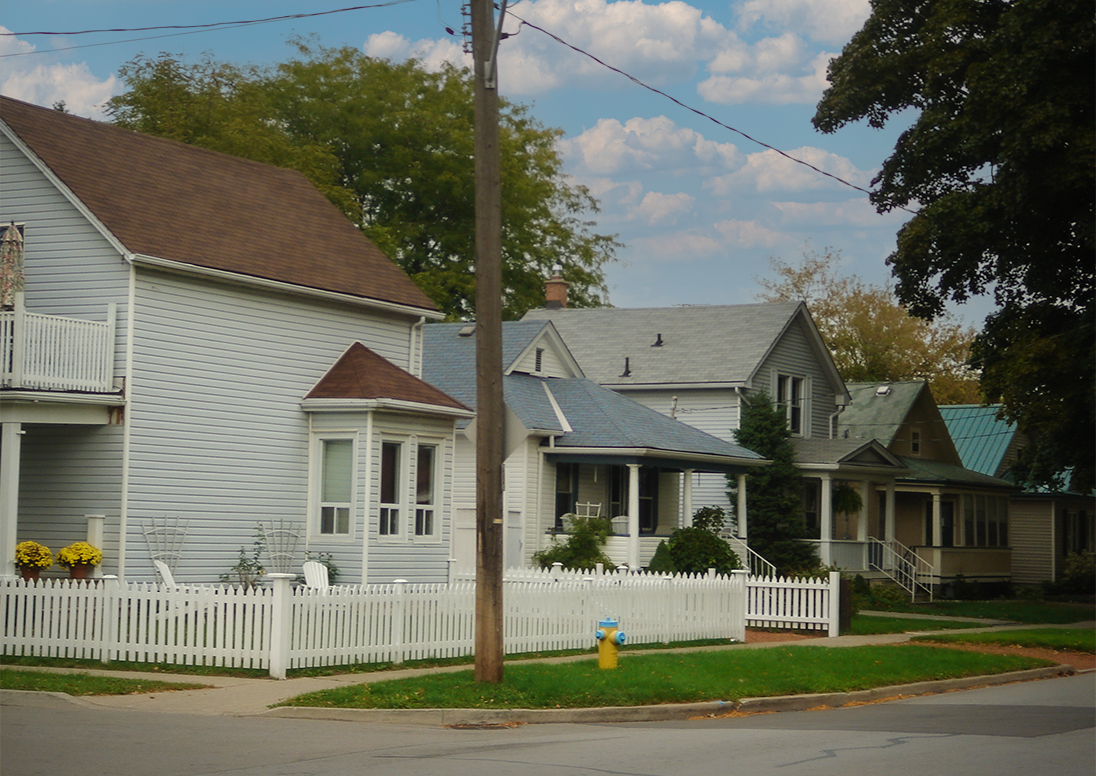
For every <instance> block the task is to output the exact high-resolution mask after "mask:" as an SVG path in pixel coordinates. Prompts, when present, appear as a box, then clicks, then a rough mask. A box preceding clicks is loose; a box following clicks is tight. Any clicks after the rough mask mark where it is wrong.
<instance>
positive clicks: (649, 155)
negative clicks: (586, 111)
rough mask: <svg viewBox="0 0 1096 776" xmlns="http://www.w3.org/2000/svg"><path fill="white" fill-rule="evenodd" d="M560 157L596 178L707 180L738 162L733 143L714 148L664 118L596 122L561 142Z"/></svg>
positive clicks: (693, 133)
mask: <svg viewBox="0 0 1096 776" xmlns="http://www.w3.org/2000/svg"><path fill="white" fill-rule="evenodd" d="M560 151H561V153H562V154H563V155H564V156H565V157H567V158H570V159H573V160H575V161H576V162H579V163H581V165H582V166H583V167H584V168H585V169H587V170H589V171H590V172H592V173H595V174H601V175H611V174H614V173H620V172H624V171H629V172H636V171H654V170H666V171H672V172H673V173H674V174H678V175H682V174H687V173H700V174H712V173H714V172H717V171H722V170H728V169H733V168H734V167H736V166H738V165H739V164H741V163H742V160H743V156H742V154H741V152H739V150H738V148H737V147H736V146H735V145H734V144H733V143H716V142H714V141H711V140H706V139H705V138H704V136H703V135H701V134H700V133H699V132H696V131H694V130H692V129H689V128H687V127H679V126H677V125H676V124H675V123H674V122H673V121H671V120H670V119H668V118H666V117H665V116H658V117H655V118H652V119H644V118H639V117H636V118H631V119H629V120H628V121H626V122H625V123H623V124H621V123H620V122H619V121H617V120H616V119H599V120H598V122H597V124H596V125H595V126H594V127H593V128H592V129H588V130H586V131H585V132H583V133H582V134H581V135H579V136H577V137H574V138H569V139H567V140H563V141H561V142H560Z"/></svg>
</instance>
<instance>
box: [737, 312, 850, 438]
mask: <svg viewBox="0 0 1096 776" xmlns="http://www.w3.org/2000/svg"><path fill="white" fill-rule="evenodd" d="M780 375H786V376H793V377H800V378H803V380H804V392H805V393H804V398H803V402H804V405H803V430H802V436H804V437H815V438H819V439H828V438H829V436H830V430H829V424H830V416H831V415H832V414H833V412H834V411H835V410H836V409H837V406H836V405H835V404H834V391H833V389H832V388H830V386H829V381H828V380H827V376H826V374H825V372H824V371H823V370H822V367H821V365H820V364H819V363H818V359H817V356H816V354H815V351H814V349H813V348H812V347H811V345H810V342H809V340H808V339H807V334H806V332H805V331H804V327H803V324H802V323H801V322H799V321H796V322H795V323H793V325H792V326H790V327H789V328H788V330H787V331H786V332H785V333H784V336H783V337H781V339H780V341H779V342H778V343H777V345H776V347H774V348H773V350H772V352H771V353H770V354H769V356H768V358H766V359H765V361H764V362H763V363H762V365H761V367H760V368H759V369H758V370H757V373H756V376H755V378H754V386H753V389H752V390H753V391H765V392H766V393H768V394H769V396H770V397H771V398H773V399H774V400H776V401H780V397H779V395H778V393H777V387H778V378H779V376H780Z"/></svg>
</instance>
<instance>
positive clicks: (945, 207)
mask: <svg viewBox="0 0 1096 776" xmlns="http://www.w3.org/2000/svg"><path fill="white" fill-rule="evenodd" d="M1094 59H1096V33H1094V28H1093V5H1092V0H988V1H987V2H959V1H957V0H874V2H873V3H872V13H871V16H870V17H869V18H868V20H867V22H865V24H864V27H863V28H862V29H861V30H860V31H859V32H857V33H856V35H855V36H854V37H853V38H852V40H851V41H850V42H849V44H848V45H847V46H846V47H845V48H844V50H843V51H842V53H841V55H840V56H839V57H838V58H836V59H835V60H833V62H831V64H830V68H829V78H830V83H831V86H830V88H829V89H827V90H826V92H825V94H824V95H823V97H822V101H821V102H820V103H819V105H818V110H817V112H816V114H815V116H814V125H815V127H816V128H818V129H820V130H821V131H823V132H834V131H836V130H838V129H840V128H841V127H842V126H844V125H845V124H847V123H849V122H852V121H858V120H861V119H866V120H867V122H868V124H869V125H870V126H873V127H882V126H883V125H884V124H885V123H886V122H887V121H888V120H889V119H890V118H891V117H894V116H901V118H902V120H906V119H908V118H909V117H912V118H913V123H912V126H910V128H909V129H907V130H906V131H905V132H903V133H902V134H901V136H900V137H899V139H898V142H897V144H896V146H895V148H894V152H893V153H892V154H891V156H890V157H889V158H888V159H887V160H886V161H885V162H884V163H883V166H882V169H881V171H880V173H879V175H878V176H877V177H876V179H875V181H874V183H875V186H876V189H875V191H874V192H873V193H872V195H871V200H872V202H873V203H874V204H875V206H876V207H877V209H878V210H879V211H880V212H885V211H889V210H892V209H894V208H912V207H916V208H917V212H916V213H915V214H914V216H913V217H912V218H911V219H910V220H909V221H908V222H907V223H906V224H905V226H903V227H902V229H901V231H900V232H899V234H898V244H897V249H896V251H895V252H894V253H893V254H892V255H891V256H890V258H889V259H888V262H889V263H890V264H891V266H892V268H893V271H894V274H895V276H896V277H897V280H898V284H897V287H896V291H897V294H898V297H899V299H900V300H901V301H902V303H903V304H905V305H907V306H908V308H909V310H910V312H912V313H913V314H914V315H918V316H925V317H931V316H934V315H938V314H940V313H941V312H942V311H943V309H944V304H945V302H946V301H947V300H949V299H950V300H955V301H959V302H962V301H964V300H966V299H967V298H969V297H970V296H972V295H975V294H981V293H983V292H988V291H992V293H993V294H994V296H995V298H996V301H997V303H998V307H999V309H998V310H997V312H995V313H994V314H993V315H991V316H990V317H989V319H988V320H987V321H986V324H985V326H984V328H983V330H982V332H981V333H980V335H979V336H978V338H977V341H976V343H975V345H974V348H973V355H974V364H975V366H976V367H977V368H978V369H980V370H981V373H982V390H983V393H984V397H985V399H986V400H987V401H990V402H994V401H998V400H1000V401H1001V402H1002V403H1003V415H1004V416H1005V417H1006V418H1008V419H1010V420H1013V421H1015V422H1016V423H1017V426H1018V427H1019V429H1020V431H1022V432H1024V433H1025V434H1026V435H1027V436H1028V437H1029V439H1030V440H1031V444H1030V445H1029V447H1028V448H1027V450H1026V451H1025V454H1024V456H1023V457H1022V458H1021V461H1020V467H1019V471H1018V474H1019V475H1020V477H1021V479H1022V481H1024V482H1025V483H1027V484H1029V485H1051V486H1057V485H1060V484H1061V480H1062V475H1063V473H1064V472H1066V471H1067V470H1071V472H1072V478H1073V486H1074V487H1075V488H1076V489H1078V490H1081V491H1083V492H1087V491H1088V490H1091V489H1092V487H1093V484H1094V482H1096V477H1094V473H1096V472H1094V470H1096V466H1094V464H1096V451H1094V446H1093V444H1092V440H1093V438H1096V409H1094V408H1096V393H1094V391H1096V241H1094V234H1096V130H1094V127H1096V97H1094V95H1096V68H1093V66H1092V63H1093V61H1094Z"/></svg>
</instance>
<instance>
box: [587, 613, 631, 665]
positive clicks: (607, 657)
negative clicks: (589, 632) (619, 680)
mask: <svg viewBox="0 0 1096 776" xmlns="http://www.w3.org/2000/svg"><path fill="white" fill-rule="evenodd" d="M595 635H596V636H597V667H598V668H616V667H617V651H618V650H619V648H620V647H621V646H622V645H623V644H624V640H625V639H626V638H627V637H626V636H625V635H624V631H622V630H618V629H617V621H616V620H601V621H600V622H598V624H597V634H595Z"/></svg>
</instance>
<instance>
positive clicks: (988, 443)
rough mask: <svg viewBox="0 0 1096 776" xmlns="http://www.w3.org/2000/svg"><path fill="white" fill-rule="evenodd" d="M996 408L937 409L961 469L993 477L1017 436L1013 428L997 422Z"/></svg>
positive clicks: (952, 407) (967, 405) (962, 406)
mask: <svg viewBox="0 0 1096 776" xmlns="http://www.w3.org/2000/svg"><path fill="white" fill-rule="evenodd" d="M998 409H1000V407H999V406H997V405H993V406H989V407H982V406H979V405H977V404H954V405H950V406H944V407H940V414H941V415H942V416H943V418H944V423H946V424H947V427H948V433H949V434H950V435H951V440H952V441H953V442H954V443H955V449H956V450H957V451H958V452H959V458H960V459H962V461H963V466H965V467H966V468H968V469H970V470H971V471H975V472H981V473H982V474H988V475H990V476H991V477H992V476H996V475H997V473H998V471H999V470H1000V468H1001V463H1002V462H1003V461H1004V459H1005V454H1006V453H1007V452H1008V448H1009V444H1010V443H1011V442H1012V440H1013V437H1015V435H1016V426H1015V425H1013V424H1012V423H1009V422H1008V421H1005V420H998V419H997V410H998Z"/></svg>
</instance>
